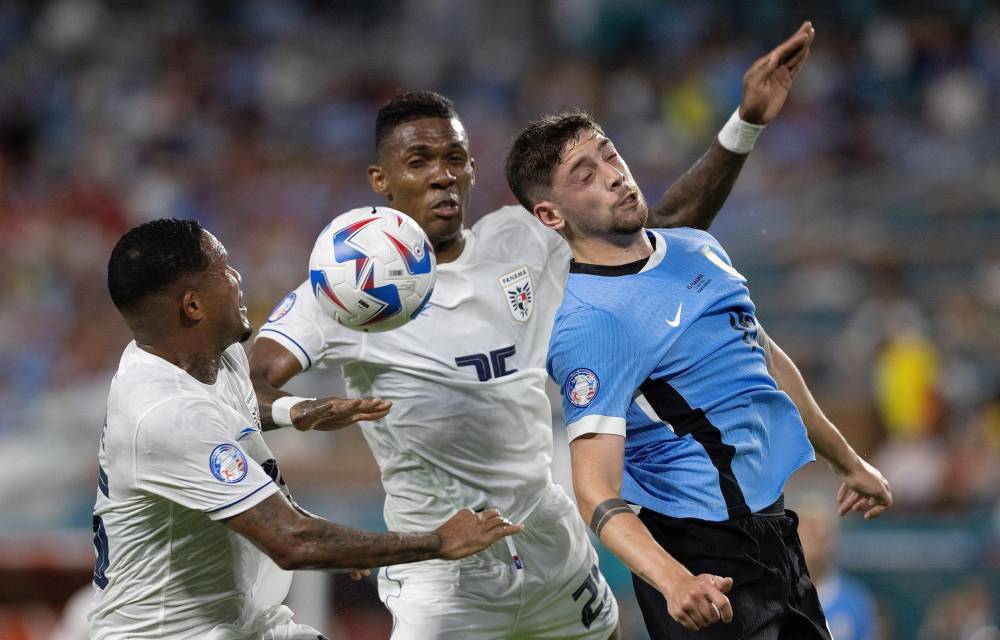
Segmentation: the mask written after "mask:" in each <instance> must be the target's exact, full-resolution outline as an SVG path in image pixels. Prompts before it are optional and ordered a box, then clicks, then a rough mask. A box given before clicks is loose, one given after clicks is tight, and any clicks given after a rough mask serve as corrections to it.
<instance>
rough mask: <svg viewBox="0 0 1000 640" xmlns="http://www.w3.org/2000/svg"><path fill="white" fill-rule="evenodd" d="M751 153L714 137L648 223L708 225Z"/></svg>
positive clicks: (655, 207)
mask: <svg viewBox="0 0 1000 640" xmlns="http://www.w3.org/2000/svg"><path fill="white" fill-rule="evenodd" d="M748 155H749V154H738V153H733V152H731V151H727V150H726V149H725V148H724V147H723V146H722V145H721V144H719V141H718V140H712V144H711V145H709V147H708V151H706V152H705V154H704V155H702V156H701V158H699V159H698V161H697V162H695V163H694V165H693V166H692V167H691V168H690V169H688V170H687V172H686V173H685V174H684V175H682V176H681V177H680V178H679V179H678V180H677V182H675V183H674V184H673V185H671V186H670V188H669V189H667V192H666V193H665V194H664V195H663V198H662V199H661V200H660V201H659V202H658V203H657V204H656V205H655V206H653V207H650V210H649V222H648V226H650V227H695V228H697V229H708V227H709V226H710V225H711V224H712V220H714V219H715V216H716V214H717V213H719V209H721V208H722V205H723V203H725V201H726V198H728V197H729V192H730V191H732V188H733V185H734V184H735V183H736V178H738V177H739V175H740V171H741V170H742V169H743V164H744V163H745V162H746V159H747V156H748Z"/></svg>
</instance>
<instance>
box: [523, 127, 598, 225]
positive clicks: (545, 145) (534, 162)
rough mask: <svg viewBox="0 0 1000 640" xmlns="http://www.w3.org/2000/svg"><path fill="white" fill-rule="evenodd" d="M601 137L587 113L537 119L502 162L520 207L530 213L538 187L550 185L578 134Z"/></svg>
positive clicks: (525, 129) (526, 129)
mask: <svg viewBox="0 0 1000 640" xmlns="http://www.w3.org/2000/svg"><path fill="white" fill-rule="evenodd" d="M585 130H589V131H593V132H595V133H597V134H599V135H604V129H602V128H601V125H599V124H597V122H596V121H595V120H594V119H593V117H591V115H590V114H589V113H587V112H586V111H566V112H564V113H558V114H555V115H548V116H543V117H541V118H539V119H538V120H535V121H533V122H531V123H529V124H528V126H527V127H525V128H524V130H522V131H521V133H519V134H517V137H516V138H514V143H513V144H512V145H511V147H510V151H508V152H507V160H506V161H505V162H504V174H505V175H506V176H507V184H508V185H509V186H510V190H511V191H513V192H514V196H515V197H516V198H517V201H518V202H520V203H521V205H522V206H523V207H524V208H525V209H527V210H528V211H531V209H532V207H534V206H535V202H534V200H533V198H534V197H535V196H536V194H537V192H538V189H539V187H542V188H548V187H551V186H552V174H553V173H554V172H555V170H556V167H557V166H559V162H560V160H561V159H562V153H563V149H564V148H565V146H566V143H567V142H569V141H570V140H573V139H575V138H576V137H577V136H578V135H580V132H581V131H585Z"/></svg>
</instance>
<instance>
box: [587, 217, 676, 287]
mask: <svg viewBox="0 0 1000 640" xmlns="http://www.w3.org/2000/svg"><path fill="white" fill-rule="evenodd" d="M646 237H647V238H649V242H650V243H651V244H652V245H653V253H651V254H649V255H648V256H646V257H645V258H643V259H641V260H636V261H635V262H626V263H625V264H588V263H586V262H577V261H576V260H570V261H569V272H570V273H582V274H586V275H590V276H630V275H634V274H636V273H642V272H643V271H649V270H650V269H655V268H656V266H657V265H659V264H660V263H661V262H663V257H664V256H665V255H666V254H667V241H666V240H664V239H663V237H662V236H661V235H660V234H658V233H657V232H655V231H651V230H649V229H646Z"/></svg>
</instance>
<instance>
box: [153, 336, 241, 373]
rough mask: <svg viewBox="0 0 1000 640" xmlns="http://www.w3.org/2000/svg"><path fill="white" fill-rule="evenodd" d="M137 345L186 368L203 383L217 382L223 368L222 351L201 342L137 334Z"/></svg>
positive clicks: (185, 369)
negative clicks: (176, 340) (145, 336)
mask: <svg viewBox="0 0 1000 640" xmlns="http://www.w3.org/2000/svg"><path fill="white" fill-rule="evenodd" d="M135 343H136V345H137V346H138V347H139V348H140V349H142V350H143V351H145V352H147V353H151V354H153V355H154V356H157V357H159V358H162V359H163V360H166V361H167V362H169V363H170V364H172V365H174V366H175V367H177V368H179V369H182V370H184V371H185V372H187V374H188V375H190V376H191V377H192V378H194V379H195V380H197V381H198V382H201V383H203V384H215V381H216V379H217V378H218V377H219V369H221V368H222V352H221V351H219V350H218V349H217V348H213V347H211V346H208V345H203V344H202V345H199V344H176V343H174V342H173V341H166V342H162V341H161V342H152V341H149V340H144V339H143V338H142V337H141V336H136V338H135Z"/></svg>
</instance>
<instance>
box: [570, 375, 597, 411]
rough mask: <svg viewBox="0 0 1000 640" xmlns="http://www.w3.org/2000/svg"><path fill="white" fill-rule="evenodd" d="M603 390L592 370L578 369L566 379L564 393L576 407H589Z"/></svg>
mask: <svg viewBox="0 0 1000 640" xmlns="http://www.w3.org/2000/svg"><path fill="white" fill-rule="evenodd" d="M600 389H601V380H600V378H598V377H597V374H596V373H594V372H593V371H591V370H590V369H576V370H575V371H573V373H571V374H569V375H568V376H567V377H566V386H565V388H564V389H563V393H564V394H565V396H566V399H567V400H569V403H570V404H571V405H573V406H574V407H579V408H581V409H582V408H583V407H586V406H587V405H589V404H590V403H591V402H592V401H593V400H594V398H595V397H597V392H598V391H600Z"/></svg>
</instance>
